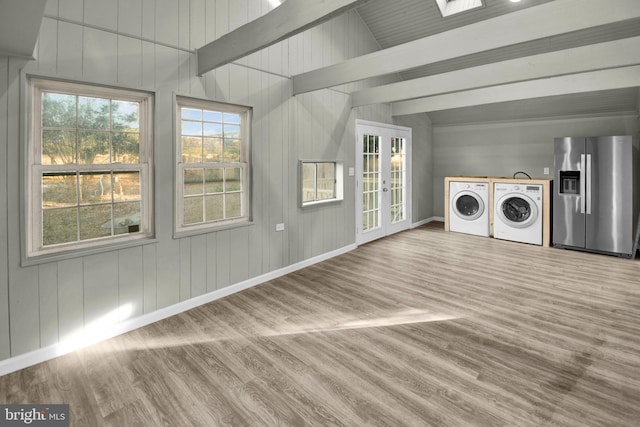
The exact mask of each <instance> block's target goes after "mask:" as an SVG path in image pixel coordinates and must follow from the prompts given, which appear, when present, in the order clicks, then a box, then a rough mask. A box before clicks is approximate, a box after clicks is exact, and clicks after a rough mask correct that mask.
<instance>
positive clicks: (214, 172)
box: [204, 169, 224, 212]
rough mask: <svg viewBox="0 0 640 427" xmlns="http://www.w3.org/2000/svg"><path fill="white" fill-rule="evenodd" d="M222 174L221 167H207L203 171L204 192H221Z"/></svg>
mask: <svg viewBox="0 0 640 427" xmlns="http://www.w3.org/2000/svg"><path fill="white" fill-rule="evenodd" d="M222 175H223V170H222V169H207V170H206V171H205V181H204V191H205V193H207V194H212V193H222V192H223V191H224V184H223V181H222ZM221 212H222V210H221Z"/></svg>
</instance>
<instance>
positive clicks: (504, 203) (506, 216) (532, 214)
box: [498, 194, 538, 228]
mask: <svg viewBox="0 0 640 427" xmlns="http://www.w3.org/2000/svg"><path fill="white" fill-rule="evenodd" d="M498 206H499V209H498V215H500V218H501V219H502V220H503V221H504V222H506V223H507V224H508V225H510V226H511V227H515V228H526V227H528V226H529V225H531V223H532V222H534V221H535V220H536V218H537V217H538V208H537V207H536V205H535V203H534V202H533V200H531V199H530V198H529V197H528V196H525V195H524V194H507V195H506V196H504V197H503V198H502V199H500V203H499V204H498Z"/></svg>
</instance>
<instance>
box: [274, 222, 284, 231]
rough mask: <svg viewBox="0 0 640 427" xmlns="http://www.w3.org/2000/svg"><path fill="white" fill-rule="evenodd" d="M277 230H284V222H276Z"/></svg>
mask: <svg viewBox="0 0 640 427" xmlns="http://www.w3.org/2000/svg"><path fill="white" fill-rule="evenodd" d="M276 231H284V222H281V223H280V224H276Z"/></svg>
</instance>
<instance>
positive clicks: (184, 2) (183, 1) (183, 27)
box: [177, 0, 200, 49]
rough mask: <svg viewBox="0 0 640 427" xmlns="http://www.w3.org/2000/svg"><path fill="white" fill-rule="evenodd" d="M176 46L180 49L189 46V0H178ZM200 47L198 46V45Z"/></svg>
mask: <svg viewBox="0 0 640 427" xmlns="http://www.w3.org/2000/svg"><path fill="white" fill-rule="evenodd" d="M177 3H178V46H179V47H181V48H182V49H189V47H190V41H189V37H190V31H189V24H190V15H191V2H190V0H178V2H177ZM198 47H200V46H198Z"/></svg>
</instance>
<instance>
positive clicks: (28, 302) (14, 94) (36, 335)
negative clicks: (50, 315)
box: [5, 58, 40, 356]
mask: <svg viewBox="0 0 640 427" xmlns="http://www.w3.org/2000/svg"><path fill="white" fill-rule="evenodd" d="M7 64H8V70H7V80H6V82H7V89H6V100H7V107H8V108H7V127H6V130H7V132H6V138H7V139H6V143H5V144H6V147H7V159H12V160H11V161H7V165H6V174H7V184H9V185H8V186H7V204H6V206H14V207H16V208H17V207H18V206H19V204H20V200H21V198H20V191H19V188H18V186H17V185H10V183H18V182H19V176H20V175H19V173H20V172H19V171H20V168H19V164H18V162H17V161H15V160H14V159H18V158H19V153H20V147H21V144H20V128H19V122H20V117H19V108H18V107H19V105H20V78H19V76H20V70H21V69H22V68H23V67H24V66H25V65H26V61H23V60H18V59H13V58H9V61H8V63H7ZM7 224H8V227H7V248H8V250H9V252H8V254H7V266H8V269H9V271H8V273H9V274H8V278H9V316H10V334H11V354H12V356H15V355H17V354H21V353H25V352H28V351H31V350H35V349H36V348H38V347H39V345H40V323H39V322H40V320H39V296H38V268H37V267H28V268H19V264H20V253H19V251H17V250H15V249H13V250H11V249H10V248H16V249H17V248H20V246H21V245H20V233H19V224H20V218H19V210H18V209H9V210H8V211H7Z"/></svg>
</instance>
